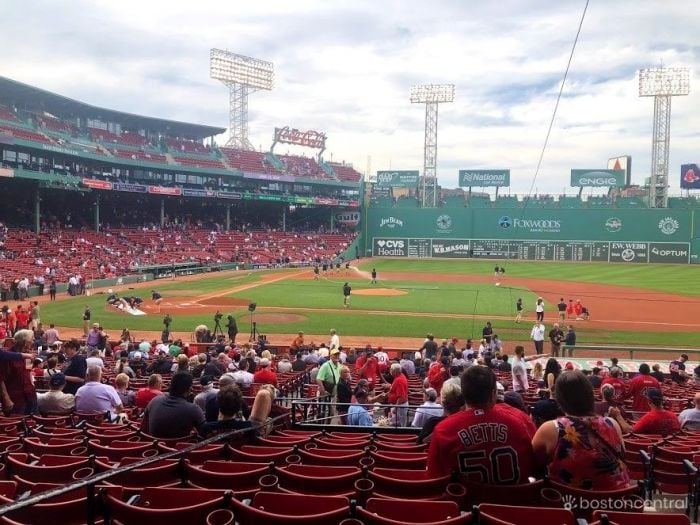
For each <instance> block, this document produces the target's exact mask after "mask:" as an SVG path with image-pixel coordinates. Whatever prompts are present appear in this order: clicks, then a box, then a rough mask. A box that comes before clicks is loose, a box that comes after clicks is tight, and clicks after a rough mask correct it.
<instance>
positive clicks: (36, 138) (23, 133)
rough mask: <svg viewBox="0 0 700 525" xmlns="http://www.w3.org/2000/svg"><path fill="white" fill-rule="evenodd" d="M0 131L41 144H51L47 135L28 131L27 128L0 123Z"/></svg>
mask: <svg viewBox="0 0 700 525" xmlns="http://www.w3.org/2000/svg"><path fill="white" fill-rule="evenodd" d="M0 133H5V134H7V135H12V136H14V137H17V138H20V139H24V140H29V141H32V142H39V143H43V144H51V143H52V141H51V139H49V138H48V137H47V136H45V135H42V134H41V133H37V132H35V131H30V130H27V129H22V128H19V127H13V126H4V125H0Z"/></svg>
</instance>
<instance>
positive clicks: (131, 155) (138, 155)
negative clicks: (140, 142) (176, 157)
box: [112, 149, 168, 163]
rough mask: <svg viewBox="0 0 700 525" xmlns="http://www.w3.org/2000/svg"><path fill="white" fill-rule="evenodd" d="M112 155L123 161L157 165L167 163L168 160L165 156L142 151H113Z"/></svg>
mask: <svg viewBox="0 0 700 525" xmlns="http://www.w3.org/2000/svg"><path fill="white" fill-rule="evenodd" d="M112 153H113V154H114V155H115V156H116V157H120V158H123V159H131V160H142V161H145V162H159V163H167V162H168V159H167V158H166V157H165V155H160V154H158V153H147V152H144V151H135V150H123V149H113V150H112Z"/></svg>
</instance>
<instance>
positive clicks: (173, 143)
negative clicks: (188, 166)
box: [165, 137, 211, 155]
mask: <svg viewBox="0 0 700 525" xmlns="http://www.w3.org/2000/svg"><path fill="white" fill-rule="evenodd" d="M165 144H166V145H167V146H168V148H169V149H170V150H172V151H171V152H172V153H173V154H174V153H195V154H199V155H209V154H210V153H211V150H210V149H209V147H208V146H204V145H203V144H201V143H199V142H194V141H192V140H184V139H176V138H171V137H166V138H165Z"/></svg>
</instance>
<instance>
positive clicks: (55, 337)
mask: <svg viewBox="0 0 700 525" xmlns="http://www.w3.org/2000/svg"><path fill="white" fill-rule="evenodd" d="M44 337H46V346H51V345H52V344H54V343H55V342H56V341H59V340H60V339H61V336H60V335H59V334H58V330H56V328H55V326H54V325H53V324H51V325H49V329H48V330H46V332H44Z"/></svg>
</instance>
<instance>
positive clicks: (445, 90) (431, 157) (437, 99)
mask: <svg viewBox="0 0 700 525" xmlns="http://www.w3.org/2000/svg"><path fill="white" fill-rule="evenodd" d="M454 99H455V85H454V84H424V85H421V86H413V87H412V88H411V103H412V104H425V139H424V142H423V144H424V145H423V181H422V184H421V186H422V193H423V195H422V196H421V203H422V206H423V207H424V208H425V207H427V206H432V207H433V208H434V207H435V206H437V172H436V168H437V132H438V105H439V104H443V103H445V102H452V101H454Z"/></svg>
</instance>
